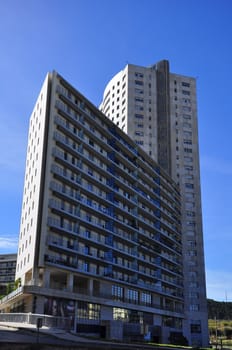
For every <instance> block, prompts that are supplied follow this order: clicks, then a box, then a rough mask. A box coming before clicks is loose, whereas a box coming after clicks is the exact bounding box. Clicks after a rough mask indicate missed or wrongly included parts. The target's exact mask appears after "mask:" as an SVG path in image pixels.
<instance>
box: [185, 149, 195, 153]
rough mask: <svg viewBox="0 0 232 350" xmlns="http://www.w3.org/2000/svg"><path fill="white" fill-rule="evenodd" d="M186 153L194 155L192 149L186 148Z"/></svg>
mask: <svg viewBox="0 0 232 350" xmlns="http://www.w3.org/2000/svg"><path fill="white" fill-rule="evenodd" d="M184 152H186V153H192V152H193V151H192V149H191V148H184Z"/></svg>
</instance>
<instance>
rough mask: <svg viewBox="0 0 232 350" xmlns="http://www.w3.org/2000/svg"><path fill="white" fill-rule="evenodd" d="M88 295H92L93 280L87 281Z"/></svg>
mask: <svg viewBox="0 0 232 350" xmlns="http://www.w3.org/2000/svg"><path fill="white" fill-rule="evenodd" d="M88 293H89V295H93V280H92V279H89V280H88Z"/></svg>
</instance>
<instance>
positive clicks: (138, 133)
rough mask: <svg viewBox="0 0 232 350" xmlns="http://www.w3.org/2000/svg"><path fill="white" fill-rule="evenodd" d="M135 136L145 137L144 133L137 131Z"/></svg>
mask: <svg viewBox="0 0 232 350" xmlns="http://www.w3.org/2000/svg"><path fill="white" fill-rule="evenodd" d="M135 135H137V136H143V132H142V131H135Z"/></svg>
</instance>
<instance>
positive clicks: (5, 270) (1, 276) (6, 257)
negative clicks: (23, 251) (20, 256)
mask: <svg viewBox="0 0 232 350" xmlns="http://www.w3.org/2000/svg"><path fill="white" fill-rule="evenodd" d="M16 260H17V254H1V255H0V295H1V296H2V295H5V294H7V290H8V285H12V284H14V281H15V268H16Z"/></svg>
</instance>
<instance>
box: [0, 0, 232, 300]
mask: <svg viewBox="0 0 232 350" xmlns="http://www.w3.org/2000/svg"><path fill="white" fill-rule="evenodd" d="M231 13H232V0H188V1H186V0H66V1H60V0H40V1H34V0H20V1H19V0H8V1H1V2H0V53H1V54H0V120H1V123H0V135H1V137H0V150H1V151H0V152H1V155H0V168H1V172H0V217H1V221H0V253H8V252H14V251H16V250H17V239H18V231H19V221H20V211H21V200H22V190H23V180H24V167H25V157H26V145H27V131H28V121H29V116H30V113H31V111H32V108H33V105H34V102H35V100H36V97H37V95H38V93H39V90H40V87H41V85H42V82H43V80H44V78H45V75H46V73H47V72H48V71H51V70H53V69H55V70H57V71H58V72H59V73H60V74H61V75H63V76H64V78H65V79H67V80H68V81H69V82H70V83H72V84H73V85H74V86H75V87H76V88H77V89H78V90H79V91H80V92H81V93H83V94H84V95H85V96H86V97H87V98H88V99H89V100H90V101H92V102H93V103H94V104H96V105H98V104H99V102H100V101H101V97H102V93H103V90H104V88H105V85H106V84H107V82H108V81H109V79H111V78H112V76H113V75H115V73H117V72H118V71H119V70H121V69H122V68H123V67H124V66H125V65H126V64H127V63H134V64H138V65H143V66H149V65H151V64H153V63H156V62H157V61H159V60H161V59H168V60H169V62H170V67H171V72H173V73H178V74H183V75H190V76H194V77H197V94H198V118H199V138H200V157H201V182H202V207H203V222H204V243H205V261H206V274H207V295H208V297H209V298H212V299H215V300H226V299H227V300H228V301H232V259H231V246H232V220H231V213H232V201H231V198H232V181H231V179H232V155H231V137H232V136H231V129H232V112H231V82H232V68H231V63H232V39H231V38H232V21H231Z"/></svg>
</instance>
